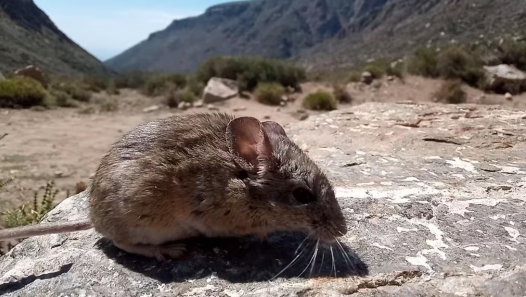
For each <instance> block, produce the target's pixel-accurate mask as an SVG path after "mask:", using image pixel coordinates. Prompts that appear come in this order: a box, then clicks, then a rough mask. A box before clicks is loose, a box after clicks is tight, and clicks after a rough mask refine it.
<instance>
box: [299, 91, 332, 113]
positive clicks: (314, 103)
mask: <svg viewBox="0 0 526 297" xmlns="http://www.w3.org/2000/svg"><path fill="white" fill-rule="evenodd" d="M303 107H305V108H307V109H311V110H320V111H331V110H335V109H337V108H338V102H337V101H336V99H335V98H334V97H333V96H332V95H331V94H330V93H327V92H322V91H320V92H316V93H312V94H310V95H308V96H307V97H305V99H304V100H303Z"/></svg>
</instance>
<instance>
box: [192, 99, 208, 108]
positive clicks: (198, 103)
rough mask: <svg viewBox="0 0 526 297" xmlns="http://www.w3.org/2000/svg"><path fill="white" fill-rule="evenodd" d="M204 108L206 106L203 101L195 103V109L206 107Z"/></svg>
mask: <svg viewBox="0 0 526 297" xmlns="http://www.w3.org/2000/svg"><path fill="white" fill-rule="evenodd" d="M204 106H205V104H204V103H203V101H202V100H199V101H197V102H196V103H194V107H195V108H201V107H204Z"/></svg>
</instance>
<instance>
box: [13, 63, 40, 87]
mask: <svg viewBox="0 0 526 297" xmlns="http://www.w3.org/2000/svg"><path fill="white" fill-rule="evenodd" d="M14 74H15V75H21V76H25V77H30V78H32V79H34V80H36V81H38V82H39V83H41V84H42V85H43V86H45V85H46V82H45V79H44V74H43V73H42V70H41V69H40V68H39V67H37V66H34V65H28V66H26V67H24V68H20V69H17V70H15V72H14Z"/></svg>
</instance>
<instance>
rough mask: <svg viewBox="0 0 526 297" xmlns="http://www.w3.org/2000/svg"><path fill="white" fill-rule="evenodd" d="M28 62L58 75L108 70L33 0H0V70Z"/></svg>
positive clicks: (20, 65) (5, 71)
mask: <svg viewBox="0 0 526 297" xmlns="http://www.w3.org/2000/svg"><path fill="white" fill-rule="evenodd" d="M29 64H33V65H36V66H38V67H40V68H42V69H43V71H44V72H46V73H51V74H59V75H69V76H78V75H81V74H93V75H105V74H109V73H111V71H110V70H109V69H108V68H107V67H106V66H105V65H104V64H103V63H102V62H100V61H99V60H97V59H96V58H95V57H93V56H91V55H90V54H89V53H87V52H86V51H85V50H83V49H82V48H81V47H80V46H78V45H77V44H75V43H74V42H73V41H72V40H71V39H69V38H68V37H67V36H66V35H65V34H64V33H62V32H61V31H60V30H59V29H58V28H57V27H56V26H55V24H53V22H52V21H51V20H50V19H49V17H48V16H47V15H46V14H45V13H44V12H43V11H42V10H40V9H39V8H38V7H37V6H36V5H35V4H34V3H33V1H32V0H15V1H14V0H0V71H3V72H4V73H8V72H10V71H13V70H15V69H17V68H19V67H24V66H27V65H29Z"/></svg>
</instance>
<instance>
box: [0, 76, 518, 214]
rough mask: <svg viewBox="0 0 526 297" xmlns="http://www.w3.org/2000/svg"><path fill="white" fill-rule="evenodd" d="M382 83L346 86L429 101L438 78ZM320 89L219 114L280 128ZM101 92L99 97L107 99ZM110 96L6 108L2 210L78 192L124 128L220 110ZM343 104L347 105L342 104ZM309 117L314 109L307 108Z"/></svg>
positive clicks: (229, 104)
mask: <svg viewBox="0 0 526 297" xmlns="http://www.w3.org/2000/svg"><path fill="white" fill-rule="evenodd" d="M375 84H376V86H364V85H361V84H350V85H348V87H347V88H348V91H349V92H350V94H351V95H352V96H353V98H355V100H354V103H353V104H360V103H363V102H371V101H377V102H393V101H396V102H401V103H411V102H423V101H429V100H430V99H431V97H432V94H433V92H434V91H435V90H436V89H437V88H438V86H439V85H440V81H437V80H430V79H424V78H418V77H408V78H406V79H405V81H404V82H401V81H399V80H393V81H389V80H387V79H385V80H383V81H381V82H378V83H375ZM466 89H467V91H468V94H469V99H468V100H469V102H471V103H485V104H488V103H490V104H503V105H509V106H513V107H516V108H522V109H524V108H526V96H524V95H523V96H520V97H516V98H514V100H513V101H507V100H505V99H504V96H502V95H484V97H482V96H483V95H482V93H481V92H480V91H477V90H474V89H470V88H466ZM316 90H329V91H330V90H331V88H330V87H329V85H322V84H319V83H306V84H304V85H303V93H302V94H294V95H293V97H297V98H296V100H295V101H294V102H293V103H290V104H288V105H287V106H285V107H271V106H265V105H262V104H260V103H258V102H256V101H255V100H254V99H253V98H249V99H243V98H234V99H231V100H229V101H226V102H224V103H222V104H215V107H216V108H217V110H218V111H220V112H230V113H233V114H235V115H237V116H254V117H257V118H259V119H272V120H274V121H276V122H279V123H281V124H282V125H287V124H290V123H293V122H296V121H299V120H300V115H301V114H299V113H298V112H297V111H298V110H299V109H301V101H302V99H303V98H304V97H305V96H306V95H307V94H308V93H310V92H313V91H316ZM107 97H108V96H107V95H97V98H95V99H96V100H95V101H97V100H99V99H101V98H107ZM110 100H115V101H116V102H118V110H117V111H115V112H98V113H97V112H95V113H90V110H91V109H90V108H86V107H82V108H73V109H65V108H61V109H56V110H50V111H34V110H0V136H2V135H4V134H5V133H7V136H6V137H5V138H4V139H2V140H0V180H5V179H10V178H12V179H13V182H12V183H11V184H9V185H8V186H7V187H6V189H5V191H4V192H2V194H1V195H0V210H5V209H9V208H12V207H18V206H20V205H22V204H24V203H27V202H29V201H31V199H32V198H33V195H34V191H36V190H38V189H41V188H42V187H43V186H45V184H46V182H48V181H51V180H54V181H55V183H56V185H57V188H58V189H59V190H60V192H59V194H58V196H57V201H56V202H57V203H58V202H60V201H61V200H63V199H65V198H66V197H68V196H69V195H72V194H75V192H76V184H77V183H78V182H84V183H86V184H88V183H89V180H90V176H92V174H93V172H94V170H95V169H96V167H97V165H98V162H99V160H100V158H101V157H102V156H103V155H104V153H105V152H106V151H107V150H108V149H109V147H110V146H111V145H112V143H114V142H115V141H117V140H118V139H119V137H121V136H122V135H123V134H124V133H126V132H128V131H129V130H130V129H132V128H133V127H134V126H136V125H137V124H139V123H141V122H145V121H149V120H153V119H157V118H164V117H169V116H173V115H175V114H182V113H195V112H214V110H209V109H208V108H207V106H205V107H202V108H191V109H189V110H186V111H181V110H177V109H169V108H168V107H165V106H163V104H162V99H161V98H153V99H152V98H146V97H144V96H142V95H140V94H139V93H137V92H135V91H129V90H123V91H122V92H121V94H120V95H117V96H113V97H111V98H110ZM153 105H157V106H160V107H161V108H160V109H158V110H156V111H153V112H144V109H145V108H147V107H151V106H153ZM340 108H345V106H344V105H341V106H340ZM91 111H92V110H91ZM308 113H309V114H315V113H316V112H312V111H309V112H308Z"/></svg>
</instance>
